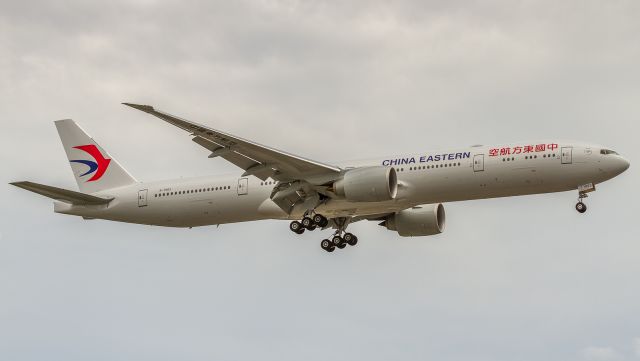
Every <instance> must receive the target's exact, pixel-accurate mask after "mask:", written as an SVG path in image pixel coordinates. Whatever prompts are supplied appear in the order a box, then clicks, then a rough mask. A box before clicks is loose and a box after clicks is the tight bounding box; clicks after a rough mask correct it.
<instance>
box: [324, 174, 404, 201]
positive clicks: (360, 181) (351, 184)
mask: <svg viewBox="0 0 640 361" xmlns="http://www.w3.org/2000/svg"><path fill="white" fill-rule="evenodd" d="M333 188H334V190H335V192H336V194H337V195H339V196H342V197H345V198H346V199H347V200H349V201H352V202H382V201H390V200H392V199H394V198H396V194H398V176H397V175H396V170H395V169H394V168H392V167H362V168H355V169H351V170H348V171H347V172H346V173H345V174H344V176H343V177H342V179H339V180H338V181H336V182H335V183H334V185H333Z"/></svg>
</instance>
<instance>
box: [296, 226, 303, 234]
mask: <svg viewBox="0 0 640 361" xmlns="http://www.w3.org/2000/svg"><path fill="white" fill-rule="evenodd" d="M304 231H305V229H304V228H302V227H300V229H299V230H298V231H297V232H296V233H297V234H303V233H304Z"/></svg>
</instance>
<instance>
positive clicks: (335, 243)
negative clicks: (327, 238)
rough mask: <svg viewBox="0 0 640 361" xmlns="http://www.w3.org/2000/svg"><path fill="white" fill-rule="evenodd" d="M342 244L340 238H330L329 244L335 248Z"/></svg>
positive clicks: (342, 241)
mask: <svg viewBox="0 0 640 361" xmlns="http://www.w3.org/2000/svg"><path fill="white" fill-rule="evenodd" d="M343 243H344V240H343V239H342V237H340V236H333V238H331V244H333V245H334V246H336V247H339V246H340V245H341V244H343ZM342 248H344V247H342Z"/></svg>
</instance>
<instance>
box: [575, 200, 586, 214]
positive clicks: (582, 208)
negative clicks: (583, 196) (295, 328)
mask: <svg viewBox="0 0 640 361" xmlns="http://www.w3.org/2000/svg"><path fill="white" fill-rule="evenodd" d="M576 211H578V212H579V213H584V212H586V211H587V205H586V204H584V203H582V202H578V203H576Z"/></svg>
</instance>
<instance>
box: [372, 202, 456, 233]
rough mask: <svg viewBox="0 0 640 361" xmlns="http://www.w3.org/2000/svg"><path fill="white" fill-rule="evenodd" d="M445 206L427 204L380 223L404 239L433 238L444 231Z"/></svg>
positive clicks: (396, 214) (391, 216)
mask: <svg viewBox="0 0 640 361" xmlns="http://www.w3.org/2000/svg"><path fill="white" fill-rule="evenodd" d="M444 221H445V214H444V206H442V204H440V203H438V204H426V205H423V206H420V207H415V208H410V209H405V210H403V211H400V212H396V213H394V214H392V215H390V216H389V217H387V219H386V220H385V221H384V222H382V223H380V225H381V226H383V227H387V229H388V230H391V231H396V232H398V234H399V235H400V236H402V237H417V236H432V235H434V234H438V233H442V231H444Z"/></svg>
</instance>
